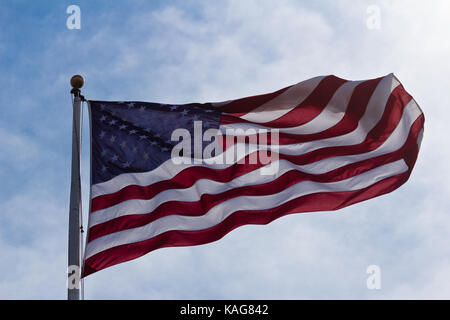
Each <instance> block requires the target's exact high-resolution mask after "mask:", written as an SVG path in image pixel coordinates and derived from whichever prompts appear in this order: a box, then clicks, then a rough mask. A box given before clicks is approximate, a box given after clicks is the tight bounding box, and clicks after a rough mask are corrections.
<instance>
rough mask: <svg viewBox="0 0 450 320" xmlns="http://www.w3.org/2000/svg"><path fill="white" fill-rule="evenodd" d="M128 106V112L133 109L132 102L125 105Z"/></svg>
mask: <svg viewBox="0 0 450 320" xmlns="http://www.w3.org/2000/svg"><path fill="white" fill-rule="evenodd" d="M127 106H128V110H129V109H131V108H133V107H134V102H130V103H129V104H127Z"/></svg>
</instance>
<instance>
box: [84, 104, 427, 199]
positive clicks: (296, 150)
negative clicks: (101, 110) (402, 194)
mask: <svg viewBox="0 0 450 320" xmlns="http://www.w3.org/2000/svg"><path fill="white" fill-rule="evenodd" d="M420 114H421V111H420V109H419V108H418V106H417V104H416V103H415V101H414V100H411V101H410V102H409V103H408V105H407V106H405V108H404V110H403V115H402V118H401V119H400V122H399V124H398V125H397V127H396V128H395V130H394V131H393V133H392V134H391V135H390V136H389V137H388V139H387V140H386V141H385V142H384V143H383V144H382V145H381V146H380V147H379V148H378V149H376V150H373V151H371V152H368V153H366V154H362V155H354V156H343V157H333V158H328V159H323V160H321V161H318V162H315V163H312V164H309V165H305V166H302V168H301V169H300V168H299V169H300V170H302V171H305V172H308V173H312V174H320V173H324V172H328V171H331V170H333V169H335V168H338V167H339V166H342V165H345V164H348V163H350V162H351V161H361V160H363V159H362V157H363V156H364V159H368V158H370V157H373V156H376V155H380V154H383V153H387V152H392V151H395V150H397V149H398V148H400V147H401V146H402V145H403V143H404V141H405V140H406V138H407V135H408V132H409V127H410V126H411V125H412V123H413V122H414V121H415V120H416V119H417V117H418V116H419V115H420ZM361 127H362V126H361ZM337 138H339V137H337ZM337 138H335V141H333V143H336V144H339V143H340V144H344V143H346V141H347V140H343V141H342V142H341V141H339V140H338V139H337ZM325 140H329V139H325ZM402 141H403V142H402ZM326 146H327V144H326V143H324V141H322V140H318V141H313V142H311V143H303V144H295V145H287V146H267V147H266V146H263V145H259V146H258V149H275V151H276V150H277V149H279V151H280V153H283V154H295V155H299V154H302V153H304V152H309V151H310V150H315V149H318V148H321V147H326ZM234 149H236V150H239V149H240V148H234ZM234 149H233V148H229V149H228V150H226V151H225V153H224V154H221V155H219V156H218V157H226V155H227V154H229V153H233V152H235V150H234ZM244 149H245V152H244V153H243V154H239V155H238V157H237V159H242V158H244V157H245V156H246V155H247V154H248V153H249V150H250V148H244ZM389 150H390V151H389ZM350 157H351V158H350ZM337 158H340V159H341V160H338V159H337ZM237 159H236V161H237ZM348 159H352V160H348ZM343 163H344V164H343ZM233 164H234V163H231V164H211V165H208V167H209V168H212V169H225V168H227V167H229V166H231V165H233ZM316 165H318V167H316ZM193 166H196V165H194V164H180V165H175V164H174V163H173V162H172V160H171V159H169V160H167V161H166V162H164V163H163V164H162V165H161V166H159V167H158V168H156V169H155V170H153V171H150V172H144V173H127V174H122V175H119V176H117V177H115V178H113V179H111V180H109V181H106V182H103V183H100V184H96V185H93V186H92V197H96V196H98V195H101V194H108V193H114V192H117V191H119V190H120V189H122V188H124V187H125V186H127V185H138V186H147V185H150V184H152V183H155V182H157V181H161V180H167V179H171V178H173V177H174V176H175V175H176V174H178V173H179V172H181V171H182V170H184V169H186V168H189V167H193ZM319 166H323V167H322V168H329V169H328V170H325V171H324V169H321V170H317V169H316V168H319Z"/></svg>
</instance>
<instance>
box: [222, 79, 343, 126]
mask: <svg viewBox="0 0 450 320" xmlns="http://www.w3.org/2000/svg"><path fill="white" fill-rule="evenodd" d="M346 82H348V80H344V79H341V78H338V77H336V76H333V75H331V76H327V77H325V78H324V79H322V81H321V82H320V83H319V84H318V85H317V87H316V88H315V89H314V90H313V91H312V92H311V94H310V95H309V96H308V97H307V98H306V99H305V100H304V101H303V102H301V103H300V104H299V105H297V106H296V107H295V108H294V109H292V110H291V111H289V112H288V113H286V114H285V115H283V116H281V117H280V118H278V119H275V120H272V121H270V122H268V123H265V124H264V125H265V126H268V127H271V128H288V127H296V126H299V125H302V124H305V123H306V122H309V121H311V120H312V119H314V118H315V117H317V116H318V115H319V113H320V112H322V110H323V109H324V108H325V107H326V106H327V104H328V102H329V101H330V100H331V98H332V97H333V95H334V93H335V92H336V90H337V89H338V88H339V87H340V86H341V85H343V84H344V83H346ZM240 116H241V115H238V114H233V113H231V114H228V115H225V114H224V115H222V117H221V122H220V123H221V124H228V123H242V122H246V123H254V122H251V121H247V120H244V119H241V118H239V117H240Z"/></svg>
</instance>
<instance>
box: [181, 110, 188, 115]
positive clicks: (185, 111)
mask: <svg viewBox="0 0 450 320" xmlns="http://www.w3.org/2000/svg"><path fill="white" fill-rule="evenodd" d="M188 112H189V111H187V110H186V109H184V110H183V111H181V114H182V115H183V117H184V116H185V115H187V114H188Z"/></svg>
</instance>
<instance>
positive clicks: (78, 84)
mask: <svg viewBox="0 0 450 320" xmlns="http://www.w3.org/2000/svg"><path fill="white" fill-rule="evenodd" d="M70 85H71V86H72V88H75V89H81V88H82V87H83V85H84V79H83V77H82V76H80V75H79V74H77V75H74V76H73V77H72V78H71V79H70Z"/></svg>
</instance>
